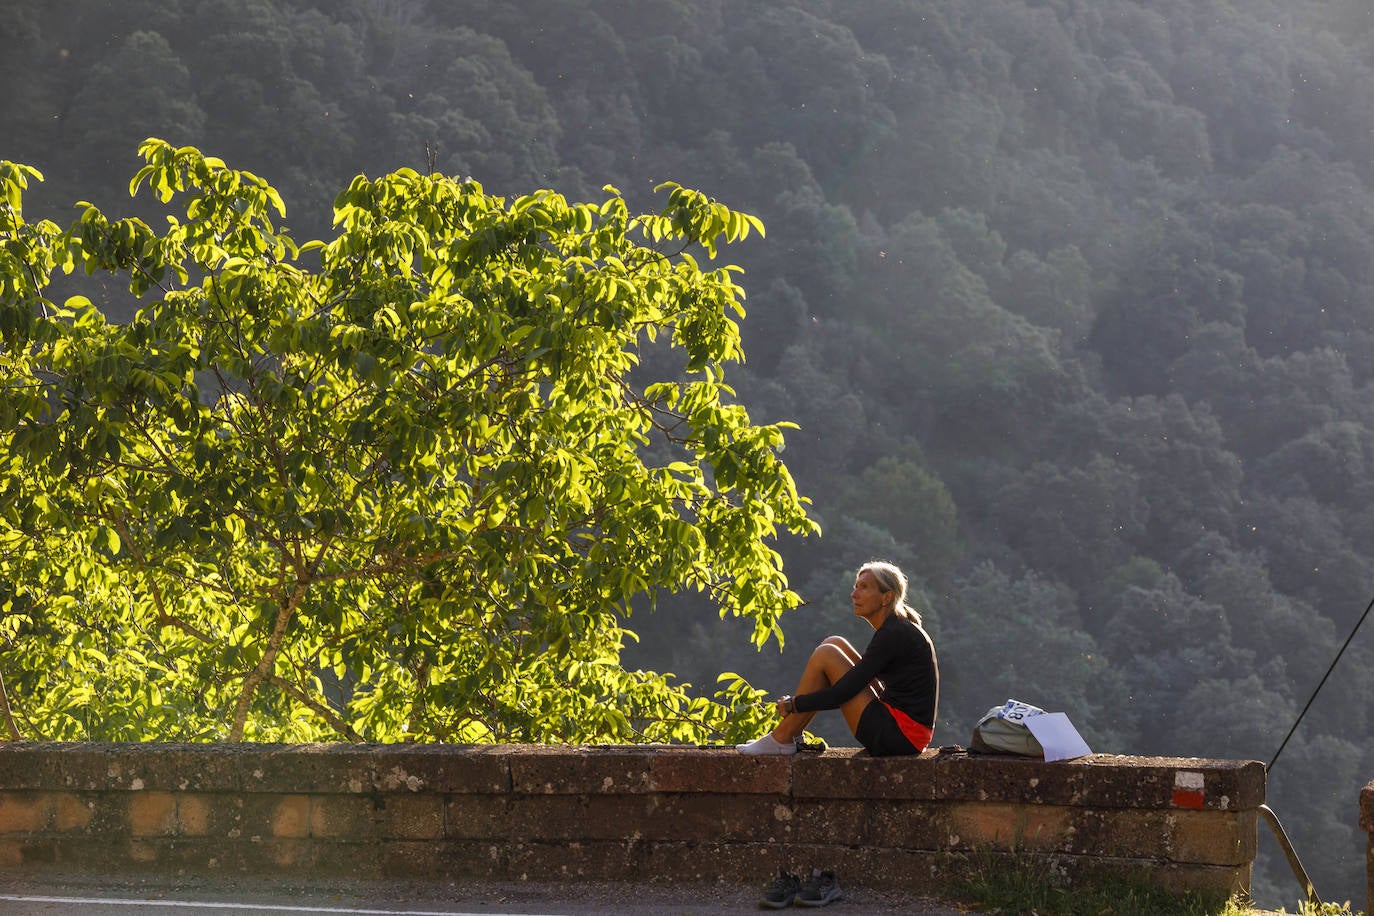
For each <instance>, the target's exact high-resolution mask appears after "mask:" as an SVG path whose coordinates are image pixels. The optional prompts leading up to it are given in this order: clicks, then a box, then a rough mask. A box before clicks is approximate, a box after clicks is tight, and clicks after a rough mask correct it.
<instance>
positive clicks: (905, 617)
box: [738, 561, 940, 757]
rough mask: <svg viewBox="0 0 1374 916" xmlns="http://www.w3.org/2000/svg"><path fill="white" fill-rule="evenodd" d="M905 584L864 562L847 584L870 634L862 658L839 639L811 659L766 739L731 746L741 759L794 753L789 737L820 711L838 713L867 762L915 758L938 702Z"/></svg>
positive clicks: (934, 675) (927, 650) (930, 655)
mask: <svg viewBox="0 0 1374 916" xmlns="http://www.w3.org/2000/svg"><path fill="white" fill-rule="evenodd" d="M906 591H907V578H906V575H905V574H903V573H902V571H901V570H900V569H898V568H897V567H896V566H895V565H893V564H891V563H885V562H881V561H874V562H871V563H865V564H864V565H863V566H862V567H860V568H859V572H858V575H857V576H856V577H855V579H854V591H853V592H851V593H850V598H851V599H852V600H853V602H854V614H855V616H858V617H862V618H863V619H864V620H866V621H868V623H869V625H870V626H872V627H873V629H874V630H875V631H877V632H875V633H874V634H873V639H872V641H871V642H869V644H868V648H867V649H866V650H864V653H863V654H862V655H860V654H859V652H858V651H857V650H856V649H855V648H854V646H853V645H852V644H851V643H850V642H849V641H848V640H846V639H845V638H844V637H842V636H830V637H827V638H826V639H825V640H823V641H822V642H821V644H820V645H818V646H817V647H816V649H815V651H813V652H812V653H811V658H810V659H809V660H808V661H807V663H806V668H805V669H804V670H803V671H802V675H801V680H800V681H798V683H797V691H796V693H795V694H794V695H792V696H785V697H783V698H781V699H780V700H778V701H777V710H778V716H779V718H780V719H781V721H780V722H779V723H778V724H777V727H776V728H774V729H773V731H772V733H771V734H767V735H764V736H763V737H761V738H758V739H757V740H754V741H751V742H749V743H748V744H741V745H738V747H739V750H740V751H741V752H742V753H745V754H795V753H796V752H797V743H796V742H797V738H799V737H800V736H801V734H802V732H803V731H805V730H806V726H807V725H809V724H810V722H811V720H812V718H814V717H815V715H816V713H817V712H819V711H820V710H822V709H838V710H840V712H841V713H842V714H843V715H844V719H845V722H847V723H848V724H849V729H850V731H852V732H853V733H854V737H855V738H857V739H859V743H860V744H862V745H863V746H864V747H865V748H866V749H867V750H868V752H869V753H870V754H872V755H873V756H875V757H885V756H895V755H898V754H919V753H921V751H923V750H925V748H926V745H928V744H929V743H930V738H931V730H932V729H934V727H935V710H936V706H937V705H938V703H939V697H940V671H939V667H938V666H937V664H936V661H935V647H934V646H933V645H932V644H931V642H930V637H929V636H928V635H926V631H925V630H924V629H922V627H921V615H920V614H918V613H917V612H916V611H915V609H913V608H912V607H911V606H910V605H908V604H907V603H906Z"/></svg>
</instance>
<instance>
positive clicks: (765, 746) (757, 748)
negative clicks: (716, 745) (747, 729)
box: [735, 734, 797, 757]
mask: <svg viewBox="0 0 1374 916" xmlns="http://www.w3.org/2000/svg"><path fill="white" fill-rule="evenodd" d="M735 748H736V750H738V751H739V752H740V753H741V754H752V755H755V756H758V755H767V756H773V757H791V756H792V755H793V754H795V753H796V752H797V743H796V742H795V741H787V742H782V741H778V740H777V739H776V738H774V737H773V736H772V735H771V734H768V735H764V736H763V737H762V738H755V739H754V740H753V741H750V742H749V743H748V744H736V745H735Z"/></svg>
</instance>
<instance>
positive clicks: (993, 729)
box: [969, 700, 1045, 757]
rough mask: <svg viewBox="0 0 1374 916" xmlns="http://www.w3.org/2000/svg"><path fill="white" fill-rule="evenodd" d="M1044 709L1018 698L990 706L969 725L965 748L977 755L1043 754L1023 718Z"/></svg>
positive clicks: (1034, 714) (1039, 755) (1023, 755)
mask: <svg viewBox="0 0 1374 916" xmlns="http://www.w3.org/2000/svg"><path fill="white" fill-rule="evenodd" d="M1043 712H1044V710H1043V709H1040V708H1039V707H1038V706H1032V705H1030V704H1029V703H1022V702H1021V701H1020V700H1007V702H1005V703H1003V704H1002V705H1001V706H994V707H992V708H991V709H989V710H988V711H987V713H985V714H984V715H983V718H981V719H979V720H978V724H977V725H975V726H974V727H973V740H972V741H970V742H969V750H971V751H974V752H976V753H981V754H1016V755H1018V756H1021V757H1044V756H1045V749H1044V748H1043V747H1041V746H1040V742H1039V741H1037V740H1036V738H1035V736H1034V735H1032V734H1031V731H1030V729H1029V728H1027V727H1026V720H1027V719H1029V718H1030V717H1031V716H1038V715H1040V714H1041V713H1043Z"/></svg>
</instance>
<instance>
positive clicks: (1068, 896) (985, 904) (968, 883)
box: [945, 850, 1353, 916]
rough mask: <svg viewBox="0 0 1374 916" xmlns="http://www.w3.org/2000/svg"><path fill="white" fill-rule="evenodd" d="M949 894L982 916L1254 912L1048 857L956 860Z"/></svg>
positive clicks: (1324, 915)
mask: <svg viewBox="0 0 1374 916" xmlns="http://www.w3.org/2000/svg"><path fill="white" fill-rule="evenodd" d="M951 860H952V861H951V862H950V863H949V866H950V867H949V868H947V869H946V870H945V873H946V874H947V875H952V878H951V880H950V883H949V884H948V886H947V890H946V892H947V893H949V894H951V895H953V896H954V897H956V898H957V899H959V900H961V901H963V902H964V903H966V904H970V905H972V906H974V907H976V908H977V909H978V911H979V912H983V913H992V914H1003V916H1247V914H1252V913H1254V912H1255V911H1254V910H1252V909H1251V908H1250V907H1249V905H1248V904H1246V903H1245V902H1244V901H1241V900H1239V899H1236V898H1231V899H1226V898H1225V897H1221V896H1218V895H1209V894H1203V893H1197V892H1190V893H1182V894H1177V893H1171V892H1169V891H1167V890H1164V889H1162V888H1158V887H1154V886H1152V885H1145V884H1141V883H1139V882H1131V881H1127V880H1124V879H1120V878H1113V877H1109V876H1098V877H1091V878H1084V877H1081V876H1079V877H1076V878H1075V879H1074V880H1073V881H1072V882H1070V881H1069V880H1068V878H1067V877H1066V876H1064V875H1063V874H1061V873H1060V872H1058V871H1057V870H1056V869H1055V867H1054V865H1053V863H1052V861H1051V860H1050V859H1049V858H1048V857H1043V856H1031V855H1028V854H1026V853H1025V852H1023V851H1013V852H1012V853H1004V852H993V851H991V850H986V851H978V852H974V853H972V854H968V855H952V856H951ZM1338 914H1340V916H1353V914H1351V913H1350V911H1349V909H1348V908H1347V909H1344V910H1339V909H1336V910H1327V909H1322V910H1312V911H1311V912H1309V911H1307V910H1303V911H1302V912H1301V913H1300V914H1299V916H1338Z"/></svg>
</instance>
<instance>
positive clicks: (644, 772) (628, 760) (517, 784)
mask: <svg viewBox="0 0 1374 916" xmlns="http://www.w3.org/2000/svg"><path fill="white" fill-rule="evenodd" d="M651 757H652V752H651V751H644V750H638V751H634V750H625V749H622V748H600V747H590V748H561V747H538V746H532V747H529V748H528V749H527V753H523V754H520V755H518V756H512V757H511V758H510V774H511V791H512V792H514V793H515V794H517V795H584V794H590V793H599V794H608V795H625V794H631V793H643V792H649V791H651V790H652V780H651V777H650V766H651V764H650V759H651ZM745 762H746V763H747V762H748V761H745Z"/></svg>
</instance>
